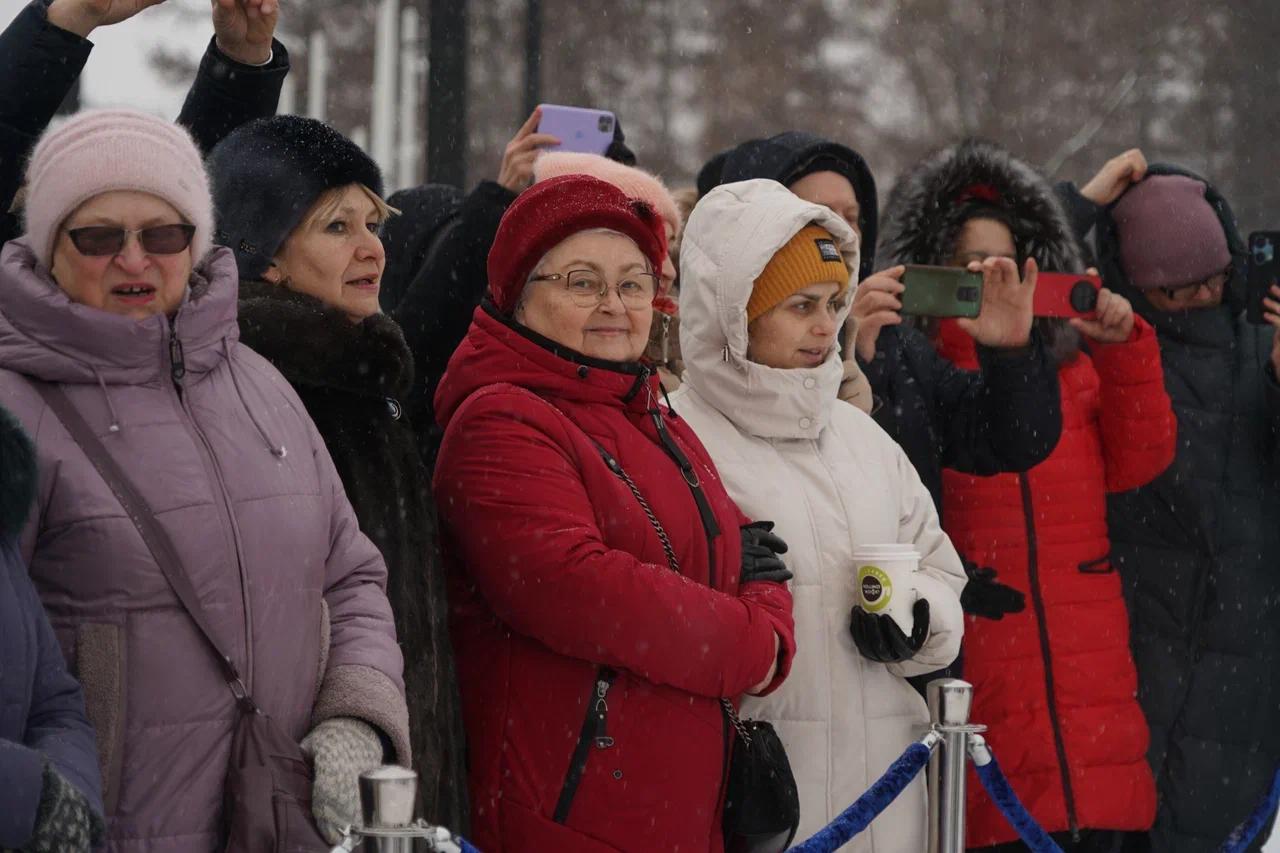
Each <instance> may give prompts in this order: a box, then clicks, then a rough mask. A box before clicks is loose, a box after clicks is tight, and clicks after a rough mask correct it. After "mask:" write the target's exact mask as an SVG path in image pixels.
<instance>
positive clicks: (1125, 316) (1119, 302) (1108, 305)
mask: <svg viewBox="0 0 1280 853" xmlns="http://www.w3.org/2000/svg"><path fill="white" fill-rule="evenodd" d="M1096 314H1097V317H1096V318H1095V319H1088V318H1085V317H1073V318H1071V319H1070V320H1068V321H1067V322H1068V323H1070V324H1071V326H1072V328H1074V329H1075V330H1076V331H1078V332H1080V334H1082V335H1085V336H1086V337H1088V338H1090V339H1091V340H1093V341H1094V342H1096V343H1100V344H1122V343H1124V342H1125V341H1127V340H1129V338H1131V337H1132V336H1133V306H1132V305H1130V304H1129V300H1128V299H1125V298H1124V297H1123V296H1121V295H1120V294H1118V293H1112V292H1111V291H1110V290H1107V289H1106V288H1105V287H1104V288H1102V289H1101V290H1099V291H1098V307H1097V309H1096Z"/></svg>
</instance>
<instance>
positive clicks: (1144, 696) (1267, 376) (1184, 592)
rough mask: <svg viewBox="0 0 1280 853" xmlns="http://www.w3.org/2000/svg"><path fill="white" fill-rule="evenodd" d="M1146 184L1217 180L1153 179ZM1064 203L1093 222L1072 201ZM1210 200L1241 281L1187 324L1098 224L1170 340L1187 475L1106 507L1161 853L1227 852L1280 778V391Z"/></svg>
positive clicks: (1102, 239)
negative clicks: (1129, 266) (1141, 282)
mask: <svg viewBox="0 0 1280 853" xmlns="http://www.w3.org/2000/svg"><path fill="white" fill-rule="evenodd" d="M1147 174H1148V175H1160V174H1181V175H1188V176H1190V177H1194V178H1196V179H1197V180H1203V179H1202V178H1199V177H1198V176H1196V175H1193V174H1191V173H1189V172H1186V171H1185V170H1182V169H1178V168H1176V167H1171V166H1162V165H1154V164H1153V165H1152V166H1151V168H1150V170H1149V171H1148V172H1147ZM1062 190H1065V192H1066V193H1067V194H1068V197H1069V201H1070V203H1071V205H1072V207H1073V208H1075V209H1076V210H1077V211H1079V212H1081V213H1082V214H1083V213H1087V212H1088V210H1089V208H1090V207H1091V205H1090V203H1089V202H1088V201H1087V200H1085V199H1083V198H1082V197H1081V196H1079V194H1078V193H1076V192H1074V190H1073V188H1070V187H1065V188H1062ZM1207 198H1208V200H1209V201H1210V203H1211V204H1212V205H1213V206H1214V207H1215V208H1216V210H1217V212H1218V216H1219V219H1220V220H1221V222H1222V226H1223V229H1224V231H1225V232H1226V234H1227V241H1228V246H1229V247H1230V249H1231V252H1232V255H1233V257H1234V259H1235V262H1236V263H1235V269H1236V270H1237V274H1236V275H1235V276H1234V277H1233V278H1232V280H1231V281H1230V282H1229V283H1228V285H1227V295H1226V298H1225V300H1224V304H1223V305H1222V306H1221V307H1219V308H1208V309H1200V310H1196V311H1188V312H1181V313H1176V314H1168V313H1163V312H1159V311H1156V310H1155V309H1154V308H1153V307H1152V306H1151V304H1150V303H1149V302H1148V301H1147V300H1146V298H1145V297H1144V296H1143V295H1142V294H1141V293H1140V292H1138V291H1136V290H1135V289H1134V288H1132V287H1131V286H1130V285H1129V284H1128V281H1127V279H1126V277H1125V275H1124V272H1123V270H1122V268H1121V267H1120V264H1119V261H1118V251H1119V246H1118V243H1117V238H1116V232H1115V227H1114V224H1113V223H1112V221H1111V218H1110V215H1109V213H1108V211H1106V210H1098V209H1096V208H1094V209H1093V210H1094V213H1095V221H1096V225H1097V232H1096V233H1097V240H1098V245H1097V249H1098V257H1099V260H1100V262H1101V268H1102V271H1103V274H1104V276H1105V278H1106V280H1107V284H1108V286H1109V287H1111V288H1113V289H1115V290H1117V291H1118V292H1121V293H1124V294H1125V295H1126V296H1128V297H1129V298H1130V299H1131V300H1132V302H1133V306H1134V309H1135V310H1136V311H1138V313H1140V314H1141V315H1142V316H1143V317H1145V318H1146V319H1147V320H1148V321H1150V322H1151V324H1152V325H1153V326H1154V327H1155V328H1156V332H1157V336H1158V339H1159V342H1160V351H1161V357H1162V359H1163V362H1164V375H1165V386H1166V388H1167V389H1168V392H1169V396H1170V398H1171V399H1172V401H1173V408H1174V413H1175V414H1176V415H1177V418H1178V453H1177V457H1176V458H1175V460H1174V462H1173V465H1171V466H1170V467H1169V469H1168V471H1166V472H1165V473H1164V474H1163V475H1162V476H1161V477H1159V478H1158V479H1156V480H1155V481H1153V482H1152V483H1151V484H1150V485H1147V486H1144V487H1143V488H1140V489H1137V490H1136V491H1132V492H1127V493H1125V494H1121V495H1115V496H1112V497H1111V499H1110V501H1109V506H1108V513H1109V519H1108V523H1109V526H1110V529H1111V542H1112V562H1113V563H1114V564H1115V565H1116V566H1117V567H1118V569H1119V571H1120V573H1121V575H1122V577H1123V579H1124V581H1125V587H1126V594H1127V596H1128V599H1129V612H1130V618H1131V624H1132V641H1133V652H1134V659H1135V661H1136V663H1137V666H1138V679H1139V685H1140V693H1139V698H1140V699H1141V701H1142V705H1143V709H1144V711H1145V712H1146V714H1147V718H1148V720H1149V722H1150V725H1151V748H1150V752H1149V757H1150V760H1151V764H1152V768H1153V770H1154V771H1155V774H1156V785H1157V789H1158V793H1159V796H1160V804H1159V810H1158V812H1157V816H1156V824H1155V827H1154V829H1153V830H1152V849H1154V850H1159V851H1161V853H1192V851H1195V853H1199V851H1204V850H1214V849H1217V847H1218V846H1219V845H1221V844H1222V842H1223V840H1224V839H1225V838H1226V836H1227V834H1228V833H1229V832H1231V830H1232V828H1233V827H1234V826H1235V825H1236V824H1237V823H1239V822H1240V821H1243V820H1244V819H1245V818H1246V817H1247V816H1248V815H1249V813H1250V812H1251V811H1252V810H1253V808H1254V807H1255V805H1256V804H1257V803H1258V801H1259V800H1260V799H1261V798H1262V797H1263V796H1264V795H1265V793H1266V791H1267V788H1268V786H1269V785H1270V783H1271V779H1272V777H1273V774H1274V773H1275V772H1276V769H1277V767H1278V766H1280V385H1278V384H1277V382H1276V377H1275V375H1274V374H1273V372H1272V370H1271V367H1270V353H1271V343H1272V334H1273V331H1272V329H1271V327H1269V326H1266V327H1259V326H1252V325H1250V324H1248V323H1247V322H1246V321H1245V320H1244V316H1243V300H1242V293H1243V277H1242V276H1241V275H1240V274H1239V272H1240V271H1242V270H1243V268H1244V251H1245V249H1244V243H1243V241H1242V240H1241V238H1240V234H1239V231H1238V230H1237V227H1236V223H1235V218H1234V216H1233V215H1232V213H1231V209H1230V207H1229V206H1228V205H1227V203H1226V201H1225V200H1224V199H1223V198H1222V196H1221V195H1220V194H1219V193H1218V192H1217V191H1216V190H1214V189H1213V187H1212V186H1210V187H1209V192H1208V194H1207ZM1075 218H1076V219H1077V222H1078V223H1079V226H1080V227H1081V228H1082V229H1087V228H1088V227H1089V226H1090V225H1091V224H1092V223H1091V222H1090V218H1089V217H1088V216H1087V215H1079V216H1077V217H1075ZM1260 847H1261V841H1259V842H1258V843H1256V844H1255V845H1254V847H1252V848H1250V849H1254V850H1256V849H1259V848H1260Z"/></svg>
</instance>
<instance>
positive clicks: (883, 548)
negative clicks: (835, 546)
mask: <svg viewBox="0 0 1280 853" xmlns="http://www.w3.org/2000/svg"><path fill="white" fill-rule="evenodd" d="M853 558H854V559H855V560H858V561H862V560H916V561H917V562H918V561H919V560H920V552H919V551H917V550H916V546H914V545H899V544H896V543H894V544H883V545H874V544H873V545H859V546H858V547H857V548H855V549H854V550H853Z"/></svg>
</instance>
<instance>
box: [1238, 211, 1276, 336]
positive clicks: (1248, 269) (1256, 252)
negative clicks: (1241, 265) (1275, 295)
mask: <svg viewBox="0 0 1280 853" xmlns="http://www.w3.org/2000/svg"><path fill="white" fill-rule="evenodd" d="M1278 250H1280V231H1254V232H1253V233H1252V234H1250V235H1249V255H1248V258H1247V259H1246V260H1245V290H1246V297H1245V298H1246V300H1247V302H1246V304H1245V319H1247V320H1248V321H1249V322H1250V323H1255V324H1257V325H1259V326H1263V325H1266V322H1267V321H1266V320H1264V319H1263V318H1262V311H1263V308H1262V299H1263V297H1265V296H1267V295H1268V294H1269V292H1270V290H1271V285H1273V284H1277V283H1280V253H1278Z"/></svg>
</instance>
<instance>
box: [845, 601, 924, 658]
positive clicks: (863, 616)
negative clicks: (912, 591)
mask: <svg viewBox="0 0 1280 853" xmlns="http://www.w3.org/2000/svg"><path fill="white" fill-rule="evenodd" d="M911 615H912V616H913V617H914V618H915V623H914V624H913V625H912V626H911V636H910V637H908V636H907V635H906V634H904V633H902V629H901V628H899V627H898V623H897V622H894V621H893V617H892V616H887V615H885V614H883V613H868V612H867V611H865V610H863V609H862V608H861V607H859V606H858V605H856V604H855V605H854V606H853V614H852V620H851V624H850V626H849V629H850V630H851V631H852V632H853V644H854V645H855V646H857V647H858V651H860V652H862V656H863V657H864V658H867V659H868V660H873V661H875V662H877V663H897V662H898V661H903V660H910V659H911V658H913V657H915V656H916V652H918V651H920V649H921V648H922V647H923V646H924V641H925V640H927V639H929V602H928V601H926V600H925V599H923V598H922V599H920V600H919V601H917V602H916V604H915V606H914V607H912V608H911Z"/></svg>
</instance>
